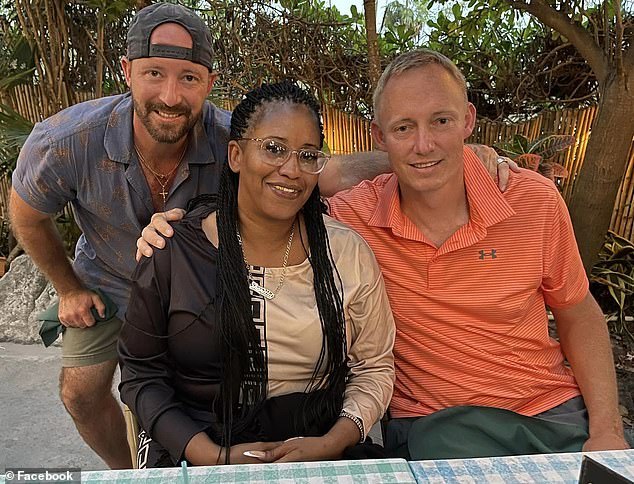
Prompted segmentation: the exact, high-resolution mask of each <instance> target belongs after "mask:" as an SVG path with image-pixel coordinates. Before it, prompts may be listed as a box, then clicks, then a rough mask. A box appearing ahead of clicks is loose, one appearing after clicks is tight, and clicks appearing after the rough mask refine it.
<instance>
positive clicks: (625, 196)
mask: <svg viewBox="0 0 634 484" xmlns="http://www.w3.org/2000/svg"><path fill="white" fill-rule="evenodd" d="M39 89H40V88H39V87H38V86H18V87H17V88H15V89H13V90H12V91H11V92H9V93H3V95H2V96H1V97H2V100H3V102H5V103H7V104H9V106H11V107H12V108H13V109H15V110H16V111H17V112H18V113H20V114H22V116H24V117H25V118H27V119H29V120H31V121H33V122H37V121H40V120H41V119H42V114H41V109H40V107H39V102H38V99H42V94H41V92H40V91H39ZM90 97H91V96H90V94H88V93H77V92H75V93H73V99H75V100H77V101H78V102H79V101H82V100H87V99H89V98H90ZM236 103H237V101H235V100H221V101H219V102H217V104H218V105H220V106H222V107H223V108H225V109H232V108H233V107H235V105H236ZM322 112H323V122H324V133H325V141H326V144H327V146H328V149H329V150H330V152H331V153H332V154H350V153H354V152H357V151H368V150H371V149H372V140H371V137H370V122H369V121H368V120H367V119H365V118H362V117H359V116H354V115H350V114H347V113H344V112H342V111H339V110H337V109H335V108H333V107H331V106H323V108H322ZM595 115H596V107H595V106H592V107H589V108H585V109H576V110H572V109H565V110H559V111H544V112H543V113H541V114H540V115H538V116H536V117H535V118H533V119H531V120H529V121H526V122H522V123H515V124H508V123H503V122H493V121H489V120H485V119H482V120H478V122H477V124H476V127H475V129H474V131H473V134H472V135H471V137H470V138H469V140H468V142H470V143H481V144H486V145H489V146H494V145H496V144H498V143H502V142H505V141H510V140H512V139H513V136H514V135H515V134H522V135H524V136H526V137H527V138H529V139H535V138H537V137H539V136H541V135H543V134H571V135H573V136H574V137H575V138H576V139H577V142H576V143H575V145H574V146H572V147H571V148H569V149H568V150H566V151H564V152H562V153H559V154H558V155H557V157H555V158H554V160H553V161H556V162H557V163H560V164H561V165H563V166H564V167H565V168H566V169H567V170H568V173H569V176H568V178H566V179H565V180H563V182H562V183H561V186H560V188H561V191H562V195H563V197H564V199H565V200H568V199H569V198H570V196H571V194H572V189H573V185H574V180H575V179H576V177H577V174H578V173H579V170H580V169H581V167H582V165H583V159H584V156H585V152H586V146H587V144H588V139H589V137H590V129H591V126H592V122H593V121H594V118H595ZM628 160H629V161H628V164H627V170H626V173H625V174H624V176H623V178H622V180H621V186H620V190H619V194H618V196H617V199H616V202H615V204H614V210H613V213H612V219H611V223H610V229H611V230H613V231H614V232H616V233H618V234H619V235H621V236H623V237H626V238H628V239H632V238H633V236H634V209H633V208H632V204H633V203H632V202H633V198H634V140H633V142H632V146H631V147H630V153H629V158H628ZM9 189H10V180H8V179H0V218H1V219H3V220H6V219H7V218H8V214H7V207H8V194H9Z"/></svg>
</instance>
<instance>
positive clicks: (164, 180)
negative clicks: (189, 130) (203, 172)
mask: <svg viewBox="0 0 634 484" xmlns="http://www.w3.org/2000/svg"><path fill="white" fill-rule="evenodd" d="M134 151H135V152H136V156H137V158H138V159H139V161H140V162H141V164H142V165H143V166H144V167H145V168H147V169H148V170H150V173H152V175H154V178H155V180H156V181H157V182H158V184H159V185H161V191H160V192H159V195H160V196H161V197H163V210H165V203H166V201H167V195H168V194H169V192H168V191H167V187H168V185H169V182H170V178H171V176H172V175H173V174H174V172H175V171H176V169H177V168H178V167H179V166H180V164H181V162H182V161H183V157H184V156H185V151H187V145H185V146H184V147H183V150H182V151H181V154H180V156H179V157H178V161H177V162H176V164H175V165H174V168H172V169H171V170H170V172H169V173H168V174H167V175H165V174H163V173H159V172H157V171H154V170H153V169H152V167H151V166H150V164H149V163H148V162H147V161H146V159H145V157H144V156H143V155H142V154H141V151H140V150H139V148H138V147H137V145H136V144H135V145H134Z"/></svg>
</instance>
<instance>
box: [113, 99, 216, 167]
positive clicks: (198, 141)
mask: <svg viewBox="0 0 634 484" xmlns="http://www.w3.org/2000/svg"><path fill="white" fill-rule="evenodd" d="M210 110H211V106H210V104H209V103H207V102H206V103H205V104H204V105H203V115H202V117H201V119H199V120H198V122H197V123H196V124H195V126H194V128H193V129H192V131H191V133H190V137H189V146H188V147H187V153H186V154H185V161H187V163H188V164H190V165H192V164H194V165H206V164H209V163H214V162H215V161H216V159H215V157H214V155H213V153H212V151H211V147H210V146H209V138H208V136H207V133H206V132H205V126H204V123H203V120H204V119H208V118H212V117H213V114H212V113H211V112H210ZM132 112H133V103H132V95H131V94H130V93H128V94H126V95H125V96H124V98H123V100H122V101H121V102H120V103H119V104H117V106H115V108H114V109H113V110H112V113H110V116H109V118H108V124H107V126H106V132H105V136H104V147H105V150H106V153H107V154H108V157H109V158H110V159H111V160H112V161H116V162H119V163H125V164H136V156H133V153H134V139H133V135H132ZM193 154H195V155H196V156H193Z"/></svg>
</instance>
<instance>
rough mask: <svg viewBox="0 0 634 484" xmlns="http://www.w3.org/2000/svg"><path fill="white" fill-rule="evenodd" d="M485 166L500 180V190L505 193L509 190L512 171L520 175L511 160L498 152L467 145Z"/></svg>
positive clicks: (488, 148)
mask: <svg viewBox="0 0 634 484" xmlns="http://www.w3.org/2000/svg"><path fill="white" fill-rule="evenodd" d="M467 146H468V147H469V148H470V149H471V150H472V151H473V152H474V153H475V154H476V156H477V157H478V158H480V161H481V162H482V164H483V165H484V167H485V168H486V169H487V171H488V172H489V175H491V177H492V178H496V177H497V179H498V188H499V189H500V191H501V192H505V191H506V189H507V188H508V184H509V177H510V175H511V171H513V172H515V173H519V171H520V168H519V166H517V163H515V162H514V161H513V160H511V159H510V158H506V157H504V156H500V155H498V154H497V152H496V151H495V150H494V149H493V148H491V147H489V146H486V145H467Z"/></svg>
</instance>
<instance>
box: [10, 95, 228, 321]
mask: <svg viewBox="0 0 634 484" xmlns="http://www.w3.org/2000/svg"><path fill="white" fill-rule="evenodd" d="M230 120H231V113H229V112H228V111H224V110H222V109H219V108H217V107H216V106H214V105H213V104H211V103H209V102H206V103H205V106H204V109H203V114H202V119H201V121H199V122H198V123H197V124H196V126H195V127H194V128H193V130H192V133H191V134H190V139H189V146H188V148H187V152H186V153H185V157H184V162H183V163H182V164H181V165H180V166H179V168H178V171H177V173H176V176H175V179H174V183H173V184H172V187H171V189H170V192H169V195H168V197H167V202H166V209H170V208H175V207H181V208H182V207H185V205H186V204H187V201H188V200H189V199H190V198H192V197H194V196H196V195H199V194H201V193H216V192H217V191H218V181H219V178H220V171H221V169H222V165H223V164H224V162H225V159H226V156H227V141H228V138H229V125H230ZM13 188H14V189H15V191H16V192H17V193H18V195H19V196H20V197H21V198H22V199H23V200H24V201H25V202H26V203H28V204H29V205H30V206H31V207H33V208H34V209H36V210H38V211H40V212H44V213H50V214H53V213H55V212H58V211H59V210H61V209H62V208H63V207H64V205H66V203H70V204H71V206H72V209H73V213H74V215H75V220H76V221H77V224H78V225H79V227H80V228H81V230H82V235H81V237H80V238H79V240H78V242H77V246H76V248H75V259H74V261H73V268H74V270H75V272H76V273H77V276H78V277H79V278H80V279H81V281H82V282H83V283H84V284H85V285H86V287H88V288H95V287H100V288H102V289H103V290H104V291H106V292H107V293H108V295H109V296H111V298H112V299H113V301H114V302H115V303H116V304H117V306H118V307H119V312H118V316H119V317H120V318H122V317H123V315H124V314H125V310H126V307H127V302H128V297H129V290H130V282H129V281H130V277H131V275H132V272H133V271H134V269H135V267H136V262H135V260H134V254H135V251H136V245H135V243H136V239H137V238H138V237H139V234H140V233H141V230H142V229H143V227H145V226H146V225H147V224H148V223H149V222H150V217H151V216H152V214H153V213H154V208H153V206H152V197H151V194H150V189H149V186H148V184H147V181H146V179H145V176H144V174H143V170H142V167H141V165H140V164H139V162H138V159H137V157H136V154H135V151H134V144H133V136H132V98H131V96H130V94H124V95H119V96H112V97H106V98H101V99H97V100H94V101H88V102H84V103H81V104H77V105H75V106H72V107H70V108H68V109H65V110H64V111H61V112H60V113H58V114H56V115H54V116H52V117H50V118H48V119H46V120H45V121H43V122H41V123H38V124H36V125H35V127H34V129H33V131H32V133H31V134H30V136H29V137H28V139H27V141H26V143H25V145H24V147H23V148H22V151H21V153H20V157H19V159H18V163H17V167H16V169H15V171H14V172H13Z"/></svg>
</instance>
